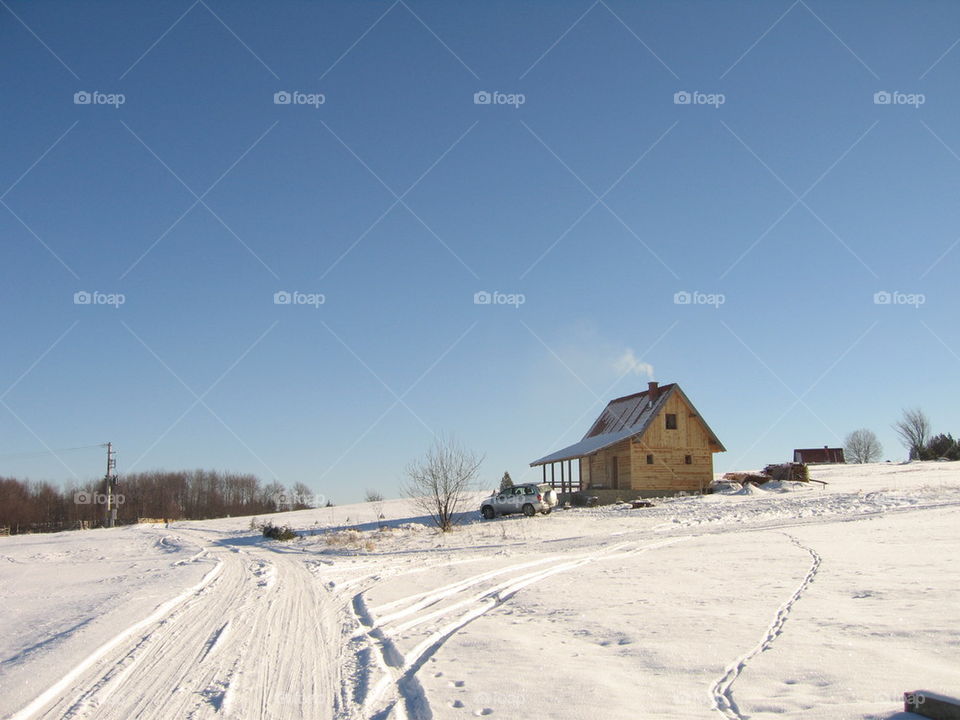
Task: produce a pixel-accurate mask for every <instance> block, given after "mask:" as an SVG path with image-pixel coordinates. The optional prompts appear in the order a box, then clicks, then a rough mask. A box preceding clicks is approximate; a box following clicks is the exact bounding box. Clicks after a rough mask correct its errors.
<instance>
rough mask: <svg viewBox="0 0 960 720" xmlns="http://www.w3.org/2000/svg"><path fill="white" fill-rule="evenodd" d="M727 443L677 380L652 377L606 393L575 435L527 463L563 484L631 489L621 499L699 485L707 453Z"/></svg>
mask: <svg viewBox="0 0 960 720" xmlns="http://www.w3.org/2000/svg"><path fill="white" fill-rule="evenodd" d="M725 450H726V448H724V447H723V444H722V443H721V442H720V440H719V439H717V436H716V435H715V434H714V432H713V430H711V429H710V426H708V425H707V423H706V422H705V421H704V419H703V418H702V417H701V416H700V413H699V412H697V409H696V408H695V407H694V406H693V403H692V402H690V399H689V398H688V397H687V396H686V395H685V394H684V392H683V390H681V389H680V386H679V385H677V384H676V383H671V384H669V385H664V386H662V387H660V386H659V385H658V384H657V383H655V382H651V383H649V385H648V387H647V390H646V392H641V393H636V394H634V395H627V396H626V397H621V398H617V399H616V400H611V401H610V402H609V403H608V404H607V407H606V408H604V410H603V412H602V413H601V414H600V417H598V418H597V419H596V421H595V422H594V423H593V425H592V426H591V427H590V430H588V431H587V434H586V435H584V436H583V439H582V440H581V441H580V442H578V443H575V444H574V445H571V446H569V447H566V448H564V449H563V450H558V451H557V452H555V453H552V454H550V455H547V456H546V457H542V458H540V459H539V460H535V461H534V462H532V463H530V466H531V467H536V466H538V465H539V466H541V467H542V468H543V481H544V482H548V483H551V484H552V485H553V486H554V487H558V488H560V490H561V491H563V492H572V491H575V490H584V491H587V490H589V491H602V490H611V491H620V492H621V494H623V491H629V495H630V497H626V495H625V494H623V496H624V499H632V498H635V497H652V496H660V495H673V494H676V493H678V492H681V491H683V492H703V491H704V490H705V489H706V488H707V486H708V485H709V484H710V482H711V481H712V480H713V453H715V452H724V451H725ZM574 462H576V466H574ZM548 467H549V470H548ZM596 494H601V493H596Z"/></svg>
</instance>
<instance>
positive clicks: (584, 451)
mask: <svg viewBox="0 0 960 720" xmlns="http://www.w3.org/2000/svg"><path fill="white" fill-rule="evenodd" d="M675 387H676V385H675V384H670V385H664V386H663V387H661V388H659V389H658V390H657V398H656V400H655V401H654V402H652V403H651V402H649V400H648V397H647V396H648V393H647V392H646V391H644V392H641V393H636V394H634V395H626V396H625V397H621V398H617V399H615V400H611V401H610V402H609V403H607V406H606V407H605V408H604V409H603V412H602V413H600V417H598V418H597V419H596V420H595V421H594V423H593V425H591V426H590V429H589V430H588V431H587V434H586V435H584V436H583V439H582V440H581V441H580V442H578V443H574V444H573V445H570V446H568V447H565V448H563V450H558V451H557V452H555V453H552V454H550V455H546V456H544V457H542V458H540V459H539V460H534V461H533V462H532V463H530V466H531V467H534V466H536V465H545V464H547V463H552V462H560V461H561V460H575V459H576V458H579V457H583V456H584V455H591V454H593V453H595V452H597V451H599V450H603V449H604V448H606V447H610V446H611V445H616V444H617V443H618V442H620V441H621V440H626V439H627V438H630V437H633V436H634V435H642V434H643V433H644V432H645V431H646V429H647V426H648V425H649V424H650V421H651V420H652V419H653V418H654V417H655V416H656V414H657V412H659V410H660V408H661V407H662V406H663V404H664V403H665V402H666V400H667V396H668V395H670V393H671V392H672V391H673V389H674V388H675Z"/></svg>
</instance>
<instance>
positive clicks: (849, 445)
mask: <svg viewBox="0 0 960 720" xmlns="http://www.w3.org/2000/svg"><path fill="white" fill-rule="evenodd" d="M843 450H844V455H845V456H846V460H847V462H852V463H871V462H876V461H877V460H879V459H880V455H881V454H882V453H883V446H882V445H881V444H880V441H879V440H878V439H877V435H876V433H874V432H873V430H868V429H867V428H860V429H859V430H854V431H853V432H852V433H850V434H849V435H847V439H846V440H845V441H844V443H843Z"/></svg>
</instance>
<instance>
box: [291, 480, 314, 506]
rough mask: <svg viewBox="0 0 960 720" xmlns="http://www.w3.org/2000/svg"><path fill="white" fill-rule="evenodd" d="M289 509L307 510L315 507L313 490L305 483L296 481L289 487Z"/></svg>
mask: <svg viewBox="0 0 960 720" xmlns="http://www.w3.org/2000/svg"><path fill="white" fill-rule="evenodd" d="M290 495H291V498H290V501H291V508H290V509H291V510H309V509H310V508H312V507H315V499H314V495H313V490H311V489H310V486H308V485H307V484H306V483H303V482H296V483H294V484H293V487H292V488H290Z"/></svg>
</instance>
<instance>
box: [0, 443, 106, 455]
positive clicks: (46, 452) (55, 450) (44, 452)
mask: <svg viewBox="0 0 960 720" xmlns="http://www.w3.org/2000/svg"><path fill="white" fill-rule="evenodd" d="M106 446H107V443H97V444H96V445H78V446H77V447H68V448H52V449H50V450H34V451H32V452H19V453H0V459H6V458H31V457H44V456H46V455H56V454H57V453H64V452H72V451H74V450H90V449H91V448H103V447H106Z"/></svg>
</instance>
